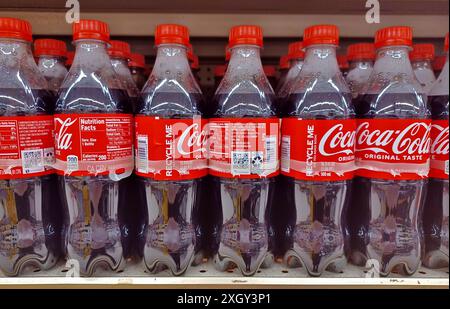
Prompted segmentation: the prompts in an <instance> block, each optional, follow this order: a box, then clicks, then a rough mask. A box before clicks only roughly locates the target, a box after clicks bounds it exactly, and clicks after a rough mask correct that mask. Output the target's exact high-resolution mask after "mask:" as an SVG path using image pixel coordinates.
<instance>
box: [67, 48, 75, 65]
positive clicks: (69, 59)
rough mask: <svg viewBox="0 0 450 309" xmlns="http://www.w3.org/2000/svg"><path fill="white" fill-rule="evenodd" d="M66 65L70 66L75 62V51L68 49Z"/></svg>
mask: <svg viewBox="0 0 450 309" xmlns="http://www.w3.org/2000/svg"><path fill="white" fill-rule="evenodd" d="M66 57H67V59H66V66H67V67H70V66H71V65H72V63H73V58H74V57H75V52H74V51H68V52H67V54H66Z"/></svg>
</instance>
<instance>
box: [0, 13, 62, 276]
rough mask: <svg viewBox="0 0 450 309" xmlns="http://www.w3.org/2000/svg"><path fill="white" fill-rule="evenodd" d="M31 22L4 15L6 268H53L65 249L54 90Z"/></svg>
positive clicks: (0, 146)
mask: <svg viewBox="0 0 450 309" xmlns="http://www.w3.org/2000/svg"><path fill="white" fill-rule="evenodd" d="M31 42H32V37H31V25H30V24H29V23H28V22H27V21H24V20H21V19H16V18H7V17H0V76H1V78H0V128H1V130H0V270H1V271H0V272H3V273H4V274H5V275H8V276H17V275H19V274H20V273H21V272H22V271H23V270H24V269H25V268H26V267H29V266H34V267H36V268H39V269H49V268H50V267H52V266H53V265H55V263H56V262H57V260H58V257H59V255H60V214H61V213H60V211H59V210H60V207H61V205H60V201H59V195H58V193H57V192H55V188H56V187H57V181H56V175H55V174H54V170H53V169H52V165H53V163H54V158H55V157H54V143H53V116H52V114H53V110H54V102H53V96H52V95H51V94H50V92H49V91H48V90H47V82H46V80H45V78H44V76H42V74H41V73H40V72H39V69H38V67H37V65H36V62H35V61H34V59H33V54H32V52H31Z"/></svg>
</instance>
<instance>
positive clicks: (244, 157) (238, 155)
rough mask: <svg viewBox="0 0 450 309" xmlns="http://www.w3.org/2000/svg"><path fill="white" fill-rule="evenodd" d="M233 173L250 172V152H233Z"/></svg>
mask: <svg viewBox="0 0 450 309" xmlns="http://www.w3.org/2000/svg"><path fill="white" fill-rule="evenodd" d="M231 173H232V174H233V175H242V174H250V153H248V152H238V151H233V152H231Z"/></svg>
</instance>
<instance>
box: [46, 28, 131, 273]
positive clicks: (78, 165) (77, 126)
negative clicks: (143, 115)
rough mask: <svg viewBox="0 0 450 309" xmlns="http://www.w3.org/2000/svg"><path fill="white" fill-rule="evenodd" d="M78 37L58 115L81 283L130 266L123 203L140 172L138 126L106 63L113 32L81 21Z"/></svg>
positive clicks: (59, 156)
mask: <svg viewBox="0 0 450 309" xmlns="http://www.w3.org/2000/svg"><path fill="white" fill-rule="evenodd" d="M72 30H73V40H74V44H75V48H76V51H75V58H74V61H73V64H72V66H71V68H70V70H69V73H68V75H67V78H66V79H65V80H64V83H63V84H62V86H61V90H60V95H59V99H58V101H57V106H56V111H55V144H56V145H55V146H56V164H55V168H56V169H57V173H58V174H59V175H60V183H61V186H62V187H61V190H62V192H63V197H64V204H65V205H64V212H65V216H64V237H65V243H64V244H65V251H66V255H67V257H68V258H69V259H71V260H73V261H74V263H77V264H78V267H77V268H76V269H79V270H80V274H81V275H92V274H93V273H94V272H95V270H96V268H97V267H100V266H107V267H109V268H110V269H111V270H114V271H120V270H122V269H123V268H124V266H125V259H124V247H127V246H129V244H128V242H129V241H130V240H129V234H128V233H127V232H126V231H128V230H129V227H127V226H126V225H127V223H126V218H124V216H123V214H124V213H125V212H126V211H127V205H126V200H127V199H126V198H124V197H123V195H124V194H126V193H127V182H126V180H127V177H128V176H130V175H131V173H132V171H133V165H134V164H133V151H132V143H133V136H132V132H133V125H132V115H131V104H130V102H129V97H128V94H127V92H126V91H125V90H123V86H122V83H121V82H120V80H119V78H118V76H117V74H116V72H115V71H114V68H113V66H112V65H111V61H110V59H109V57H108V53H107V46H108V42H109V29H108V25H107V24H106V23H103V22H101V21H97V20H80V21H79V22H77V23H74V24H73V26H72ZM124 201H125V202H124Z"/></svg>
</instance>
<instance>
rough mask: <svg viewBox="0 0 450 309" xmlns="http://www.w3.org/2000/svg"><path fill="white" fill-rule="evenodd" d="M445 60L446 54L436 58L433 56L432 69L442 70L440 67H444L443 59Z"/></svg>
mask: <svg viewBox="0 0 450 309" xmlns="http://www.w3.org/2000/svg"><path fill="white" fill-rule="evenodd" d="M446 60H447V57H446V56H443V55H442V56H437V57H436V58H434V61H433V63H432V66H433V71H437V72H438V71H442V69H443V68H444V65H445V61H446Z"/></svg>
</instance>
